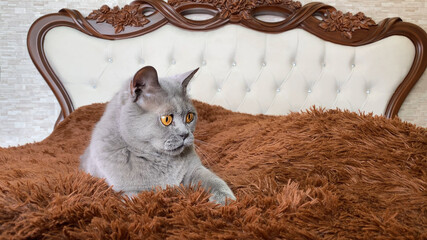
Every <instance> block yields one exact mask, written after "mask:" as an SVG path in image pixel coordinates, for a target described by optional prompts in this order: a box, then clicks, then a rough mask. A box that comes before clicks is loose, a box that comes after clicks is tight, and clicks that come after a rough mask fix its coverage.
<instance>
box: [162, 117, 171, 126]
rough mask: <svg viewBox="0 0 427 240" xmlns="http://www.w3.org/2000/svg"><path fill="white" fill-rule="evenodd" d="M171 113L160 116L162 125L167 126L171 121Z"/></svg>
mask: <svg viewBox="0 0 427 240" xmlns="http://www.w3.org/2000/svg"><path fill="white" fill-rule="evenodd" d="M172 119H173V117H172V115H166V116H161V117H160V121H162V123H163V125H165V126H169V125H171V123H172Z"/></svg>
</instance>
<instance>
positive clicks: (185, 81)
mask: <svg viewBox="0 0 427 240" xmlns="http://www.w3.org/2000/svg"><path fill="white" fill-rule="evenodd" d="M198 70H199V68H196V69H194V70H191V71H188V72H186V73H183V74H182V76H181V79H183V80H182V83H181V86H182V89H184V91H185V90H186V89H187V86H188V83H189V82H190V80H191V79H192V78H193V76H194V74H196V72H197V71H198Z"/></svg>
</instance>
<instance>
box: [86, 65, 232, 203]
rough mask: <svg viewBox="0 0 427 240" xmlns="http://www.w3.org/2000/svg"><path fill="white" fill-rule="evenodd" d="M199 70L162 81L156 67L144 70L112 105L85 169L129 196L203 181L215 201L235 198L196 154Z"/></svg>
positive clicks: (94, 139)
mask: <svg viewBox="0 0 427 240" xmlns="http://www.w3.org/2000/svg"><path fill="white" fill-rule="evenodd" d="M197 70H198V69H196V70H194V71H190V72H187V73H184V74H181V75H178V76H174V77H170V78H165V79H158V77H157V72H156V70H155V69H154V68H153V67H151V66H147V67H144V68H142V69H140V70H139V71H138V72H137V73H136V74H135V76H134V78H133V80H132V81H130V83H129V84H127V85H126V86H125V87H124V88H123V89H122V90H121V91H119V92H118V93H117V94H116V95H115V96H114V97H113V99H112V100H111V101H110V102H109V103H108V105H107V107H106V110H105V112H104V114H103V116H102V117H101V119H100V121H99V122H98V123H97V124H96V126H95V128H94V130H93V133H92V138H91V141H90V144H89V146H88V148H87V149H86V151H85V153H84V154H83V155H82V156H81V157H80V158H81V162H80V169H82V170H83V171H85V172H87V173H90V174H91V175H93V176H96V177H100V178H105V180H106V182H107V183H108V184H109V185H110V186H111V185H112V186H113V189H114V190H115V191H123V192H124V194H126V195H128V196H132V195H136V194H137V193H138V192H140V191H146V190H152V189H154V188H155V187H157V186H160V187H161V188H165V187H166V186H167V185H169V186H173V185H179V184H183V185H184V186H190V185H191V186H194V185H197V184H198V183H199V182H200V183H201V186H202V187H203V188H204V189H206V190H209V191H210V192H211V194H212V196H211V197H210V199H209V200H210V201H214V202H217V203H220V204H225V202H226V198H229V199H232V200H235V199H236V198H235V197H234V195H233V192H232V191H231V189H230V188H229V187H228V186H227V184H226V183H225V182H224V181H223V180H222V179H221V178H219V177H218V176H216V175H215V174H214V173H212V172H211V171H209V170H208V169H207V168H205V167H204V166H203V165H202V163H201V161H200V159H199V157H198V156H197V154H196V152H195V150H194V145H193V142H194V136H193V132H194V130H195V127H196V121H197V113H196V109H195V108H194V106H193V104H192V103H191V100H190V99H189V98H188V96H187V94H186V88H187V85H188V82H189V81H190V79H191V78H192V77H193V76H194V74H195V73H196V72H197Z"/></svg>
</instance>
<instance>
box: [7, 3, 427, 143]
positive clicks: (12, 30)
mask: <svg viewBox="0 0 427 240" xmlns="http://www.w3.org/2000/svg"><path fill="white" fill-rule="evenodd" d="M129 2H130V1H128V0H106V1H96V0H86V1H80V2H76V1H75V0H62V1H58V0H55V1H53V0H50V1H44V0H37V1H26V0H21V1H15V0H8V1H4V0H2V1H1V2H0V30H1V31H0V147H5V146H14V145H17V144H25V143H28V142H34V141H40V140H42V139H44V138H45V137H46V136H48V135H49V133H50V132H51V131H52V128H53V124H54V123H55V121H56V118H57V116H58V114H59V112H60V107H59V104H58V103H57V101H56V99H55V97H54V96H53V94H52V93H51V91H50V89H49V87H48V86H47V84H46V83H45V81H44V80H43V78H42V77H41V76H40V75H39V73H38V71H37V70H36V68H35V67H34V65H33V63H32V62H31V59H30V57H29V55H28V52H27V47H26V34H27V31H28V29H29V27H30V26H31V23H32V22H33V21H35V20H36V19H37V18H39V17H40V16H42V15H45V14H48V13H53V12H57V11H58V10H60V9H61V8H71V9H77V10H79V11H80V12H81V13H82V14H83V15H84V16H86V15H88V14H89V13H90V12H91V11H92V10H93V9H96V8H98V7H100V6H101V5H103V4H107V5H109V6H113V5H114V6H115V5H119V6H123V5H125V4H126V3H129ZM301 2H302V3H303V4H305V3H307V2H309V1H301ZM323 2H324V3H327V4H330V5H332V6H335V7H336V8H337V9H338V10H342V11H344V12H347V11H349V12H352V13H357V12H359V11H361V12H364V13H365V14H366V15H367V16H369V17H372V18H373V19H374V20H375V21H376V22H377V23H378V22H379V21H381V20H382V19H384V18H387V17H396V16H399V17H401V18H402V19H403V20H404V21H407V22H412V23H415V24H417V25H419V26H421V27H422V28H423V29H424V30H426V31H427V1H425V0H404V1H396V0H393V1H371V0H337V1H331V0H324V1H323ZM399 116H400V118H402V119H403V120H405V121H409V122H412V123H415V124H417V125H419V126H424V127H427V73H425V74H424V75H423V77H422V79H420V81H419V82H418V83H417V85H416V86H415V87H414V89H413V90H412V92H411V93H410V95H409V96H408V97H407V99H406V101H405V102H404V104H403V106H402V108H401V110H400V112H399Z"/></svg>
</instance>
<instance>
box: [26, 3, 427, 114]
mask: <svg viewBox="0 0 427 240" xmlns="http://www.w3.org/2000/svg"><path fill="white" fill-rule="evenodd" d="M27 43H28V50H29V53H30V56H31V58H32V60H33V62H34V64H35V65H36V67H37V69H38V70H39V72H40V73H41V74H42V75H43V77H44V79H45V80H46V82H47V83H48V85H49V86H50V88H51V89H52V91H53V92H54V94H55V96H56V98H57V99H58V101H59V103H60V106H61V109H62V112H61V116H60V118H59V121H60V120H61V119H62V118H63V117H66V116H68V115H69V114H70V113H71V112H72V111H74V109H75V108H77V107H79V106H82V105H86V104H91V103H94V102H105V101H108V100H109V99H111V97H112V96H113V94H114V93H115V92H117V91H118V90H119V88H120V86H121V85H122V84H123V82H126V81H128V80H129V79H130V78H131V77H132V76H133V74H134V73H135V72H136V71H137V70H138V69H139V68H141V67H142V66H145V65H152V66H154V67H155V68H156V69H157V70H158V71H159V75H160V76H166V75H172V74H178V73H182V72H185V71H188V70H190V69H194V68H196V67H200V70H199V72H198V73H197V75H196V76H195V78H194V79H193V80H192V82H191V84H190V86H189V87H190V89H189V93H190V95H191V96H192V97H193V98H195V99H198V100H201V101H204V102H208V103H212V104H217V105H222V106H224V107H225V108H228V109H231V110H233V111H239V112H247V113H253V114H259V113H263V114H286V113H288V112H290V111H300V110H304V109H306V108H309V107H311V106H312V105H317V106H321V107H325V108H343V109H349V110H352V111H365V112H373V113H374V114H382V115H385V116H386V117H393V116H396V115H397V113H398V111H399V109H400V106H401V105H402V103H403V101H404V100H405V98H406V96H407V95H408V93H409V92H410V91H411V89H412V87H413V86H414V85H415V83H416V82H417V81H418V79H419V78H420V77H421V75H422V74H423V72H424V70H425V69H426V66H427V56H426V53H425V51H426V49H427V48H426V47H427V34H426V33H425V31H424V30H422V29H421V28H420V27H418V26H416V25H414V24H411V23H406V22H402V21H401V19H399V18H388V19H384V20H383V21H381V22H379V23H375V22H374V21H373V20H372V19H371V18H369V17H367V16H365V15H364V14H363V13H357V14H352V13H343V12H341V11H338V10H336V9H335V8H333V7H331V6H329V5H325V4H323V3H309V4H306V5H304V6H302V5H301V3H299V2H295V1H292V0H277V1H270V0H262V1H255V0H244V1H236V0H230V1H221V0H170V1H169V3H166V2H163V1H159V0H145V1H141V0H138V1H134V2H132V3H131V4H129V5H126V6H124V7H123V8H119V7H114V8H110V7H108V6H102V7H101V8H100V9H99V10H95V11H93V12H92V13H91V14H90V15H89V16H87V17H84V16H82V15H81V14H80V13H79V12H78V11H77V10H70V9H62V10H60V11H59V12H58V13H54V14H49V15H45V16H43V17H41V18H39V19H38V20H37V21H35V22H34V24H33V25H32V27H31V29H30V30H29V33H28V41H27Z"/></svg>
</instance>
